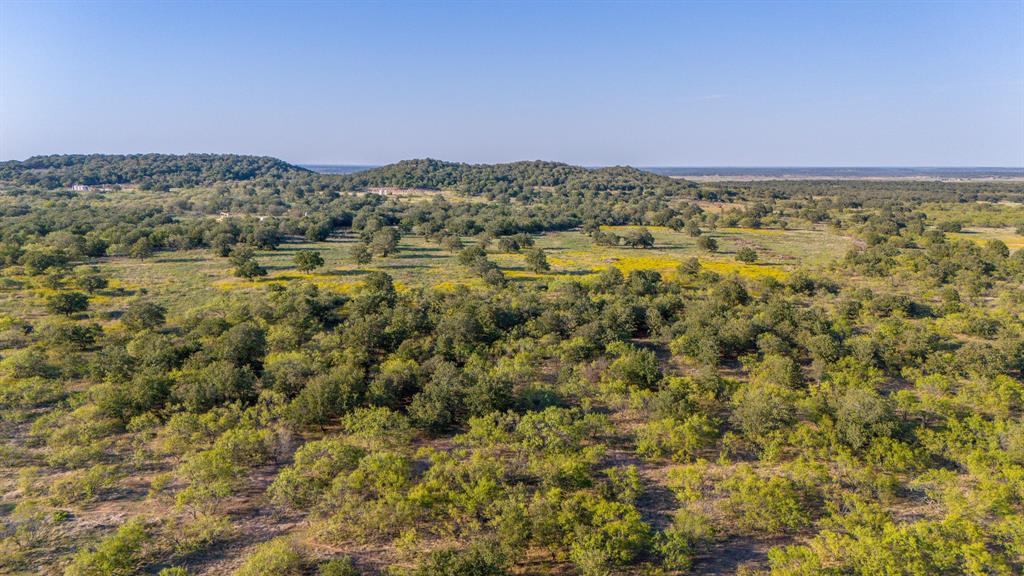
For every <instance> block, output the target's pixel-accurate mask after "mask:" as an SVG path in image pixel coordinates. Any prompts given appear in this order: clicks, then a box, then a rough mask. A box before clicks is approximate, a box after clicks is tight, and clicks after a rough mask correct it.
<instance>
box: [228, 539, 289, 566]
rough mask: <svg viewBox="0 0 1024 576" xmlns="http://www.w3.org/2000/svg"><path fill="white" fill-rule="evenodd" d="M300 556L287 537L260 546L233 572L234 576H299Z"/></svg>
mask: <svg viewBox="0 0 1024 576" xmlns="http://www.w3.org/2000/svg"><path fill="white" fill-rule="evenodd" d="M303 568H304V563H303V559H302V554H300V553H299V551H298V549H296V547H295V545H294V544H292V542H291V541H290V540H289V539H288V538H287V537H284V536H282V537H280V538H275V539H273V540H271V541H269V542H264V543H263V544H260V545H259V546H258V547H257V548H256V550H255V551H254V552H253V553H252V554H250V555H249V557H248V558H246V560H245V562H243V563H242V565H241V566H240V567H239V568H238V569H237V570H235V571H234V573H233V574H234V576H301V575H302V573H303Z"/></svg>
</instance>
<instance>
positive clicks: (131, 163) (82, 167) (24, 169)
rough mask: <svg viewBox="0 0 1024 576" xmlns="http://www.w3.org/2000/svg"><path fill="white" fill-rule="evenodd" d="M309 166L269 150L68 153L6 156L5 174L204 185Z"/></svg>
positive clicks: (52, 180) (1, 176)
mask: <svg viewBox="0 0 1024 576" xmlns="http://www.w3.org/2000/svg"><path fill="white" fill-rule="evenodd" d="M306 172H308V171H307V170H306V169H305V168H300V167H298V166H293V165H291V164H288V163H287V162H284V161H282V160H278V159H276V158H271V157H269V156H240V155H237V154H184V155H177V154H128V155H114V154H66V155H51V156H33V157H31V158H29V159H28V160H25V161H20V162H19V161H16V160H12V161H9V162H0V180H5V181H8V182H15V183H18V184H23V185H33V184H34V185H40V186H43V187H46V188H59V187H63V186H73V185H76V184H85V185H112V184H133V185H139V186H140V187H143V188H166V187H186V186H203V185H209V184H213V183H216V182H225V181H238V180H252V179H254V178H261V177H267V176H269V177H275V176H285V175H288V174H293V173H306Z"/></svg>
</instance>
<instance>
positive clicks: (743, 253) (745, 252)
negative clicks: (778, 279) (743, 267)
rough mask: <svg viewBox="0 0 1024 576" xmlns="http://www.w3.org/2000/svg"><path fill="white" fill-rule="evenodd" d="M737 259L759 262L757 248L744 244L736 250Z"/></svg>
mask: <svg viewBox="0 0 1024 576" xmlns="http://www.w3.org/2000/svg"><path fill="white" fill-rule="evenodd" d="M736 259H737V260H739V261H740V262H747V263H751V262H757V250H754V249H753V248H748V247H746V246H744V247H743V248H740V249H739V250H737V251H736Z"/></svg>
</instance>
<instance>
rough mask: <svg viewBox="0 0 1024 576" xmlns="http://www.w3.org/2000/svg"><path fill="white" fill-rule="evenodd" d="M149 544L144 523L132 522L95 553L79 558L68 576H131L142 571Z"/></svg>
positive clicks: (68, 570)
mask: <svg viewBox="0 0 1024 576" xmlns="http://www.w3.org/2000/svg"><path fill="white" fill-rule="evenodd" d="M148 541H149V536H148V534H147V533H146V528H145V526H144V525H143V523H142V521H141V520H138V519H132V520H129V521H128V522H126V523H125V524H123V525H122V526H121V527H120V528H118V529H117V532H115V533H114V534H112V535H110V536H108V537H106V538H104V539H103V540H101V541H100V542H99V543H98V544H97V545H96V547H95V548H94V549H89V550H82V551H81V552H79V553H78V554H76V555H75V557H74V559H73V560H72V561H71V564H70V565H69V566H68V567H67V569H66V570H65V571H64V574H65V576H121V575H124V576H129V575H131V574H135V573H136V572H137V570H138V569H139V568H140V567H141V565H142V561H143V557H144V556H143V554H144V546H145V545H146V543H147V542H148Z"/></svg>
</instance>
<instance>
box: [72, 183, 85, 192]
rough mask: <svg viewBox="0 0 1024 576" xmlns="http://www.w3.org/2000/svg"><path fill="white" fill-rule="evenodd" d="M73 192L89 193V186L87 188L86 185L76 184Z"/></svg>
mask: <svg viewBox="0 0 1024 576" xmlns="http://www.w3.org/2000/svg"><path fill="white" fill-rule="evenodd" d="M71 190H73V191H75V192H88V191H89V186H86V185H85V184H75V185H74V186H72V187H71Z"/></svg>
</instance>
